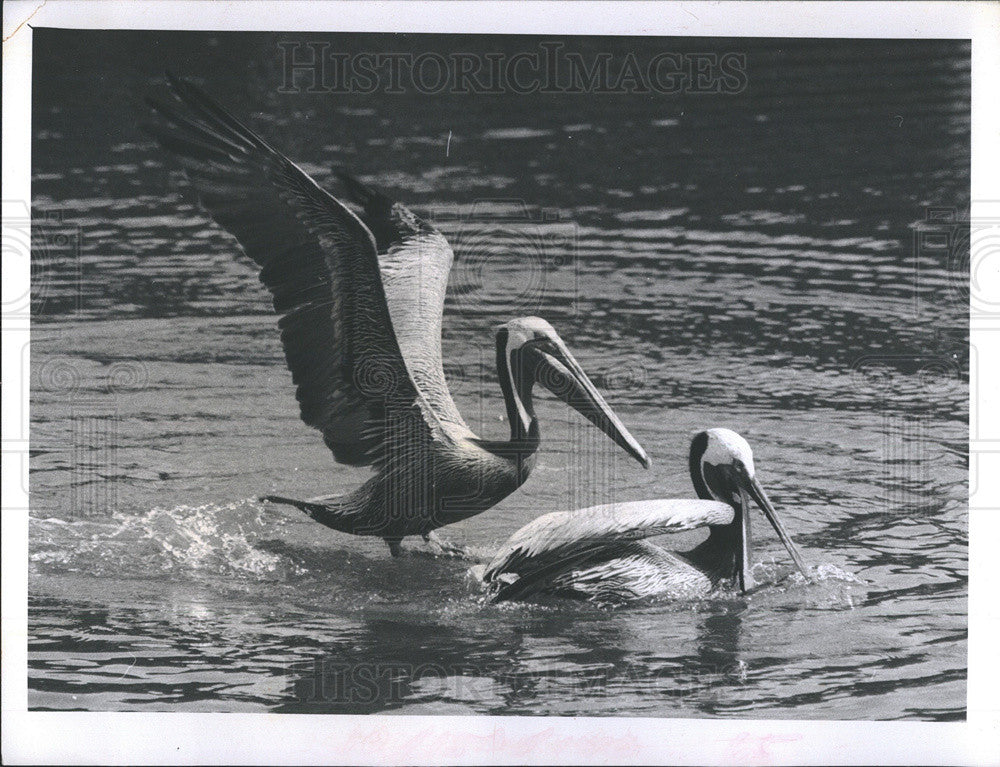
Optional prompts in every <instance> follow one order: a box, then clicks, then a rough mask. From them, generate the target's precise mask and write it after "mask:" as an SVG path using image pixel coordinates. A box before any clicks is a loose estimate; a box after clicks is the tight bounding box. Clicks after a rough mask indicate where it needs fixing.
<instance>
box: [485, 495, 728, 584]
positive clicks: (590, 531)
mask: <svg viewBox="0 0 1000 767" xmlns="http://www.w3.org/2000/svg"><path fill="white" fill-rule="evenodd" d="M733 514H734V512H733V508H732V507H731V506H729V505H728V504H725V503H722V502H721V501H703V500H699V499H694V498H683V499H660V500H653V501H637V502H634V503H617V504H614V503H613V504H608V505H606V506H592V507H590V508H588V509H579V510H577V511H557V512H554V513H552V514H545V515H543V516H541V517H538V519H535V520H532V521H531V522H529V523H528V524H527V525H525V526H524V527H522V528H521V529H520V530H518V531H517V532H516V533H514V534H513V535H512V536H511V537H510V538H509V539H508V541H507V543H505V544H504V546H503V547H502V548H501V549H500V551H498V552H497V554H496V556H495V557H493V560H492V561H491V562H490V563H489V565H487V567H486V570H485V572H484V573H483V580H484V581H485V582H486V583H491V582H495V581H509V580H513V578H512V576H516V579H517V580H516V582H517V586H518V589H519V590H521V589H523V588H525V587H526V586H527V585H528V584H530V583H532V582H533V581H535V580H538V579H540V578H544V577H550V576H551V575H552V574H554V573H555V572H557V571H561V570H563V569H565V568H567V567H571V566H573V565H575V564H577V563H579V562H581V561H583V560H585V559H588V558H590V557H592V556H593V555H594V554H595V553H597V552H599V551H601V550H603V549H606V548H608V547H611V546H615V545H624V544H625V543H627V542H629V541H636V540H640V539H642V538H651V537H652V536H655V535H662V534H664V533H679V532H682V531H684V530H693V529H694V528H696V527H702V526H704V525H724V524H728V523H730V522H732V521H733Z"/></svg>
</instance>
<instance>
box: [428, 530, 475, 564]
mask: <svg viewBox="0 0 1000 767" xmlns="http://www.w3.org/2000/svg"><path fill="white" fill-rule="evenodd" d="M424 541H425V542H426V543H428V544H430V545H431V546H433V547H434V548H435V549H437V550H438V552H439V553H441V554H442V555H444V556H446V557H455V558H457V559H467V558H468V557H469V552H468V550H467V549H465V548H464V547H462V546H459V545H458V544H457V543H452V542H451V541H446V540H444V539H443V538H442V537H441V536H439V535H438V534H437V533H435V532H434V531H433V530H432V531H431V532H429V533H427V534H426V535H425V536H424Z"/></svg>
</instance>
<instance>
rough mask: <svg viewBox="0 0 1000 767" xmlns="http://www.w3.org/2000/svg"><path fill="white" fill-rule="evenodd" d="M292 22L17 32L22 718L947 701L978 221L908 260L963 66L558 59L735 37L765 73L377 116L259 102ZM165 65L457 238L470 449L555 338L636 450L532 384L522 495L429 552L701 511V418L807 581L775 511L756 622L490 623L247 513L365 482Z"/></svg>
mask: <svg viewBox="0 0 1000 767" xmlns="http://www.w3.org/2000/svg"><path fill="white" fill-rule="evenodd" d="M278 39H279V38H277V37H273V36H268V35H252V36H243V37H229V36H220V35H214V36H213V35H210V36H204V35H202V36H186V37H181V36H173V35H161V34H130V35H129V36H128V37H124V36H122V35H117V36H116V35H103V34H98V33H87V34H83V33H57V32H47V31H44V30H36V31H35V41H36V42H35V46H36V50H35V67H36V73H35V78H34V83H35V85H34V88H35V102H34V103H35V108H34V115H33V132H34V136H35V141H34V145H33V149H32V151H33V155H32V161H33V167H34V182H33V184H34V185H33V215H34V222H35V226H34V237H35V243H34V244H35V248H34V252H33V296H32V298H33V310H34V317H33V324H32V357H31V359H32V369H31V375H32V395H31V396H32V401H31V441H32V463H31V470H32V471H31V476H30V481H31V503H32V512H31V539H30V546H31V549H30V557H31V564H30V567H31V570H30V614H29V631H30V636H29V690H30V693H29V703H30V705H31V706H32V707H33V708H36V709H100V710H182V709H183V710H195V711H236V710H240V711H259V710H272V711H287V712H324V711H329V712H337V711H349V712H369V711H371V712H376V711H378V712H387V711H394V712H400V713H495V714H499V713H531V714H574V715H594V714H630V715H656V716H704V715H712V716H725V717H740V716H744V717H795V718H885V719H896V718H920V719H956V718H964V715H965V678H966V594H967V568H966V562H967V548H966V546H967V513H966V512H967V458H966V456H967V447H966V444H967V420H968V406H967V396H968V375H967V371H968V356H967V302H968V297H967V296H968V293H967V286H968V277H967V268H968V262H967V258H964V259H963V257H962V251H961V240H962V230H961V229H960V228H959V229H954V231H952V235H953V239H956V238H957V240H958V241H959V244H958V245H957V246H955V247H953V248H951V249H949V248H947V247H945V248H938V249H934V248H932V247H930V246H927V243H925V242H924V240H922V239H920V238H919V237H918V235H919V234H920V232H921V231H922V229H924V228H926V225H925V224H923V223H922V222H924V221H925V218H926V216H927V209H928V208H935V209H938V210H936V212H935V213H934V214H933V215H934V216H936V219H937V223H935V224H934V227H936V228H937V229H943V230H946V231H951V229H950V228H951V227H953V224H951V223H950V222H951V221H953V220H954V219H955V218H956V216H957V217H958V218H961V215H962V214H963V212H964V210H965V209H966V208H967V206H968V194H969V97H968V87H969V86H968V83H969V50H968V46H967V45H966V44H964V43H950V42H934V41H928V42H921V43H895V42H889V41H879V42H871V43H868V42H854V43H847V42H843V41H825V42H819V43H817V42H809V41H798V42H780V41H757V42H752V43H746V42H741V41H690V40H689V41H672V40H664V39H660V40H654V39H648V40H645V41H641V42H636V41H632V42H630V41H628V40H622V39H619V40H597V39H590V40H576V41H574V40H572V39H570V40H566V41H564V42H565V43H566V45H567V47H568V49H571V50H577V51H582V52H583V53H585V54H586V55H591V54H593V53H595V52H599V51H602V50H608V51H613V52H615V55H616V56H620V55H623V53H624V52H627V51H629V50H635V51H638V56H639V57H640V58H642V57H643V56H645V57H646V58H647V59H648V57H649V56H651V55H655V53H656V52H659V51H664V50H665V51H682V52H683V51H709V52H713V51H714V52H725V51H738V52H743V53H745V54H746V55H747V70H746V71H747V87H746V88H745V90H743V91H742V92H741V93H739V94H692V93H681V94H672V95H662V94H640V95H632V96H614V95H599V94H590V95H545V94H533V95H527V96H518V95H514V94H506V95H476V96H458V95H449V94H443V95H437V96H421V95H418V94H414V93H412V92H409V93H405V94H402V95H393V94H385V93H378V94H375V95H368V96H363V95H358V94H333V95H331V94H305V93H300V94H282V93H279V92H277V86H278V85H280V83H281V81H282V73H281V54H280V51H279V49H278V48H277V46H276V41H277V40H278ZM330 39H331V40H333V44H334V48H336V49H338V50H353V51H365V50H385V49H395V50H404V49H405V50H410V51H414V52H421V51H427V50H440V51H442V52H449V51H455V50H460V51H473V52H476V51H478V52H480V53H483V52H486V51H492V50H503V51H507V52H508V53H510V52H516V51H517V50H519V49H522V48H525V47H526V49H527V50H533V49H534V48H535V47H536V46H537V41H536V40H527V39H521V40H517V39H513V38H509V39H506V40H502V41H497V40H489V39H473V38H466V39H457V38H456V39H442V38H433V37H424V38H420V37H408V38H398V39H396V38H389V37H376V36H368V37H365V38H355V39H348V38H330ZM165 67H169V68H171V69H174V70H176V71H178V72H179V73H181V74H186V75H190V76H193V77H195V78H196V79H198V80H199V81H200V82H202V83H203V84H204V86H205V87H206V88H207V89H208V90H209V91H210V92H211V93H212V94H214V95H216V96H217V97H218V98H220V100H222V101H223V102H224V103H225V104H226V105H227V106H229V107H230V108H231V109H232V110H233V111H234V112H235V113H237V114H239V115H245V116H247V117H248V119H249V120H250V122H251V123H252V124H253V125H254V126H255V127H257V128H258V129H259V130H260V131H261V132H262V133H264V134H265V135H266V136H267V138H268V139H269V140H271V141H272V143H273V144H274V145H275V146H277V147H279V148H281V149H283V150H284V151H286V152H287V153H288V154H289V155H290V156H291V157H292V158H293V159H295V160H296V161H298V162H300V163H301V164H302V165H303V167H305V168H306V170H308V171H309V172H311V173H314V175H315V176H316V178H317V179H318V180H319V181H320V183H323V184H326V185H328V186H330V188H333V185H332V181H331V172H332V169H333V168H334V167H335V166H338V165H342V164H343V165H348V166H351V167H353V168H355V169H356V170H357V172H359V173H361V174H363V175H364V177H365V178H366V180H368V181H370V182H372V183H375V184H378V185H381V186H384V187H385V188H387V189H389V190H391V192H392V193H394V194H396V195H398V196H399V197H400V199H403V200H404V201H405V202H407V203H408V204H410V205H412V206H413V207H415V208H416V209H418V210H421V211H425V212H427V214H428V215H430V216H433V217H434V218H435V220H436V221H437V222H438V225H439V226H440V228H441V229H442V230H444V231H445V232H446V233H447V234H448V236H449V238H450V239H451V240H452V242H453V243H454V244H455V247H456V252H457V255H458V262H457V263H456V267H455V270H454V273H453V280H452V286H451V288H452V289H451V293H450V295H449V300H448V305H447V308H446V315H445V327H444V345H445V358H446V360H447V361H448V373H449V377H450V382H451V385H452V388H453V390H454V392H455V396H456V400H457V402H458V405H459V407H460V409H461V410H462V412H463V413H464V414H465V415H466V418H467V420H468V422H469V424H470V425H471V426H472V427H473V428H474V429H476V430H477V431H479V433H480V434H482V435H484V436H491V437H502V436H505V434H506V428H507V427H506V424H505V423H503V418H502V414H503V407H502V400H501V396H500V392H499V388H498V386H497V382H496V375H495V371H494V370H493V351H492V336H491V332H490V328H491V327H492V326H493V325H495V324H497V323H499V322H502V321H505V320H507V319H509V318H510V317H511V316H515V315H524V314H540V315H542V316H544V317H546V318H547V319H549V320H550V321H551V322H552V323H553V325H555V326H556V328H557V329H558V330H559V331H560V333H561V334H562V335H563V337H564V338H565V339H566V341H567V343H568V345H569V346H570V347H571V348H572V349H573V350H574V352H575V353H576V355H577V357H578V358H579V360H580V361H581V363H582V365H583V366H584V368H585V369H587V370H588V371H589V372H591V373H592V374H593V377H594V378H595V380H597V381H598V383H599V385H600V386H601V387H602V388H604V389H605V390H606V391H607V393H608V399H609V401H611V403H612V404H613V406H614V407H615V408H616V410H617V411H618V412H619V413H620V414H621V416H622V418H623V420H624V421H625V422H626V423H627V424H628V425H629V426H630V428H631V429H632V430H633V432H634V433H635V435H636V436H637V437H638V438H639V440H640V441H641V442H642V443H643V444H644V445H645V447H646V448H647V450H648V452H649V453H650V454H651V456H652V457H653V460H654V468H653V469H652V470H650V471H648V472H643V471H642V470H641V469H639V468H638V467H636V466H635V465H634V464H630V463H628V462H627V460H626V458H625V457H624V456H623V455H622V454H620V453H618V452H616V451H615V450H614V449H613V445H611V443H610V442H608V441H607V440H606V439H604V437H603V436H602V435H600V434H599V433H598V432H596V430H594V429H593V428H591V427H590V426H588V425H587V424H586V423H584V422H583V421H582V419H581V418H579V417H578V416H577V415H576V414H575V413H572V412H570V411H568V410H567V409H566V408H565V407H564V406H562V405H561V404H560V403H558V402H555V401H550V400H548V399H546V400H544V401H543V402H541V403H540V404H539V416H540V419H541V424H542V431H543V446H542V449H541V451H540V458H539V463H538V468H537V469H536V471H535V473H534V474H533V476H532V477H531V479H530V480H529V482H528V483H527V484H526V485H525V486H524V488H523V489H522V490H521V491H520V492H518V493H517V494H515V495H514V496H512V497H511V498H509V499H508V500H507V501H505V502H504V503H502V504H500V505H499V506H498V507H496V508H495V509H493V510H491V511H489V512H487V513H485V514H483V515H481V516H479V517H476V518H473V519H471V520H469V521H467V522H465V523H462V524H461V525H459V526H457V527H456V528H455V529H450V528H449V529H446V530H444V531H442V532H444V533H448V535H449V537H450V538H451V539H453V540H456V541H459V542H463V543H465V544H467V545H468V546H470V547H471V548H472V549H473V550H474V551H475V552H478V553H479V554H480V555H483V556H487V555H489V553H490V552H492V551H494V550H495V549H496V548H497V547H498V546H499V545H500V544H501V543H502V542H503V540H504V539H505V538H506V537H507V536H508V535H509V534H510V533H512V532H513V531H514V530H515V529H517V528H518V527H520V526H521V525H522V524H524V523H525V522H527V521H528V520H530V519H532V518H533V517H535V516H536V515H538V514H541V513H544V512H549V511H555V510H558V509H563V508H574V507H580V506H585V505H591V504H594V503H600V502H607V501H610V500H637V499H641V498H648V497H663V496H685V495H689V494H690V493H691V490H690V486H689V481H688V479H687V476H686V469H685V466H686V448H687V441H688V439H689V436H690V434H691V433H692V432H693V431H695V430H696V429H699V428H703V427H709V426H728V427H730V428H734V429H736V430H738V431H739V432H741V433H742V434H744V435H745V436H746V437H747V439H748V440H749V441H750V443H751V444H752V445H753V446H754V449H755V455H756V462H757V467H758V474H759V476H760V477H761V479H762V480H763V482H764V484H765V485H766V486H767V487H768V488H769V490H770V493H771V495H772V498H773V499H774V500H775V502H776V503H777V505H778V506H779V508H780V510H781V511H782V512H783V515H784V518H785V520H786V524H787V526H788V527H789V529H790V530H791V532H792V533H793V535H794V536H795V537H796V539H797V540H798V541H799V542H800V544H801V546H802V548H803V550H804V554H805V556H806V557H807V559H808V561H809V562H810V563H811V565H812V566H813V568H814V569H815V571H816V582H814V583H812V584H805V583H803V582H802V581H801V579H797V578H796V577H794V576H792V575H791V572H790V567H789V565H788V563H787V557H785V556H784V555H783V552H782V549H781V547H780V545H779V544H777V542H776V541H775V540H774V539H773V536H772V535H770V534H769V532H768V531H767V530H765V529H764V526H763V525H762V524H759V525H758V527H759V528H760V531H761V532H760V533H759V535H758V538H759V546H760V553H759V556H760V558H761V564H760V565H759V566H758V568H757V570H758V572H757V575H758V577H759V578H760V579H761V580H763V581H765V583H766V584H767V585H766V586H765V587H764V588H763V589H761V590H760V591H758V592H756V593H754V594H752V595H751V596H749V597H747V598H741V597H737V596H732V595H730V596H723V597H720V598H718V599H714V600H709V601H704V602H695V603H690V602H686V603H661V604H650V605H643V606H639V607H633V608H628V609H617V610H610V609H601V608H597V607H591V606H581V605H573V604H561V605H544V606H506V607H496V606H488V605H484V604H482V603H481V601H480V598H479V595H478V592H477V589H476V588H475V586H474V584H473V583H472V582H471V581H470V579H469V578H468V577H467V575H466V569H467V564H465V563H461V562H456V561H451V560H442V559H434V558H432V557H430V556H427V555H425V554H421V553H419V552H415V553H413V554H411V555H409V556H406V557H403V558H401V559H399V560H395V561H394V560H391V559H389V558H388V556H387V555H386V552H385V550H384V545H383V544H382V543H381V542H376V541H371V540H367V539H358V538H350V537H347V536H342V535H339V534H336V533H333V532H330V531H327V530H326V529H325V528H321V527H319V526H318V525H316V524H314V523H312V522H310V521H308V520H303V519H301V518H299V517H298V516H296V515H295V514H292V513H290V512H288V513H286V512H285V511H281V510H277V509H274V508H265V507H262V506H260V505H259V504H257V503H256V502H255V501H253V498H254V497H255V496H257V495H258V494H260V493H262V492H267V491H278V492H282V493H285V494H290V495H298V496H309V495H316V494H320V493H326V492H336V491H340V490H349V489H351V488H353V487H354V486H355V485H356V484H358V483H359V482H360V481H361V479H362V478H363V477H364V476H365V474H364V472H362V471H359V470H352V469H344V468H340V467H336V466H335V465H333V463H332V461H331V458H330V456H329V454H328V453H327V451H326V449H325V448H324V447H323V446H322V444H321V441H320V440H319V438H318V437H317V436H316V435H315V434H314V433H313V432H312V431H311V430H309V429H308V428H307V427H305V426H303V425H302V424H301V423H300V422H299V420H298V413H297V406H296V403H295V401H294V397H293V396H292V389H291V384H290V376H289V375H288V373H287V372H286V371H285V369H284V366H283V359H282V353H281V350H280V346H279V343H278V338H277V333H276V331H275V329H274V321H273V319H272V317H271V314H270V308H269V299H268V297H267V296H266V294H265V293H264V291H263V289H262V288H261V287H260V286H259V284H258V281H257V278H256V275H255V274H254V271H253V269H251V268H250V266H248V265H247V263H246V262H245V261H244V260H241V259H240V258H237V257H235V256H234V244H233V242H232V240H231V239H230V238H229V237H228V236H227V235H226V234H224V233H223V232H222V231H221V230H219V229H218V228H216V227H214V226H210V225H207V224H206V220H205V219H204V217H203V216H202V215H201V214H200V213H198V211H197V209H196V208H195V207H193V205H192V203H191V200H190V198H189V197H188V196H186V195H184V194H182V193H179V192H178V185H177V183H176V182H177V180H178V178H177V173H176V170H175V169H174V168H173V166H172V165H171V164H170V163H169V161H168V160H166V159H165V158H164V157H163V155H162V154H161V152H160V151H159V150H158V149H157V148H156V147H155V146H154V145H153V144H152V142H151V141H149V140H148V139H147V138H146V137H145V136H144V135H143V134H142V133H141V132H140V131H139V129H138V127H137V123H138V122H140V121H141V120H143V119H146V116H145V109H144V107H143V104H142V97H143V96H145V95H147V94H149V93H162V89H163V85H162V79H161V73H162V71H163V69H164V68H165ZM449 136H450V141H449ZM956 211H957V214H956ZM755 521H758V522H762V520H755ZM691 542H693V541H692V540H684V541H680V542H672V541H671V542H668V543H670V544H675V545H678V546H683V545H684V544H690V543H691ZM413 548H414V549H418V548H419V547H417V546H416V545H414V546H413Z"/></svg>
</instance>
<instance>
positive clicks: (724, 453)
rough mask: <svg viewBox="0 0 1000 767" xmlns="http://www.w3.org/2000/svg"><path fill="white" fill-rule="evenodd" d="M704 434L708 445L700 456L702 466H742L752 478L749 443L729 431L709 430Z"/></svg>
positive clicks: (751, 455) (751, 459) (752, 470)
mask: <svg viewBox="0 0 1000 767" xmlns="http://www.w3.org/2000/svg"><path fill="white" fill-rule="evenodd" d="M704 433H705V434H706V435H707V437H708V444H707V445H706V447H705V450H704V452H703V453H702V454H701V462H702V463H703V464H704V463H708V464H711V465H713V466H733V467H734V468H735V467H738V466H740V465H742V466H743V468H744V469H745V470H746V474H747V476H748V477H753V476H754V474H755V472H754V466H753V450H751V449H750V443H749V442H747V441H746V440H745V439H743V437H741V436H740V435H739V434H737V433H736V432H735V431H732V430H731V429H709V430H708V431H706V432H704Z"/></svg>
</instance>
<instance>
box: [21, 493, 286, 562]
mask: <svg viewBox="0 0 1000 767" xmlns="http://www.w3.org/2000/svg"><path fill="white" fill-rule="evenodd" d="M281 524H283V520H282V519H281V518H280V517H276V516H275V515H272V514H268V513H267V511H265V510H262V509H261V508H260V506H259V505H258V504H257V503H256V502H255V501H254V500H252V499H246V500H240V501H235V502H233V503H229V504H212V503H209V504H203V505H200V506H187V505H182V506H176V507H174V508H169V509H167V508H158V507H157V508H153V509H151V510H149V511H147V512H145V513H141V514H123V513H120V512H116V513H115V514H113V515H111V516H110V517H107V518H102V519H77V520H64V519H59V518H55V517H49V518H38V517H35V518H32V519H31V524H30V534H29V540H30V546H29V551H30V556H29V562H30V566H31V568H32V571H33V572H37V573H44V574H64V573H87V574H90V575H94V576H109V575H115V576H134V577H140V578H148V577H157V576H162V575H164V574H166V575H190V574H192V573H201V574H207V575H219V576H229V577H232V576H237V577H248V578H254V579H257V580H285V579H287V578H289V577H290V576H292V575H296V574H298V573H299V571H300V568H299V567H298V566H297V565H296V564H294V563H293V562H292V561H291V560H290V559H289V558H287V557H284V556H282V555H281V554H279V553H275V552H273V551H268V550H266V549H264V548H261V547H260V546H259V544H260V543H261V542H262V541H263V540H264V539H265V537H268V536H269V535H270V534H272V533H273V532H274V530H275V528H276V526H278V525H281Z"/></svg>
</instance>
